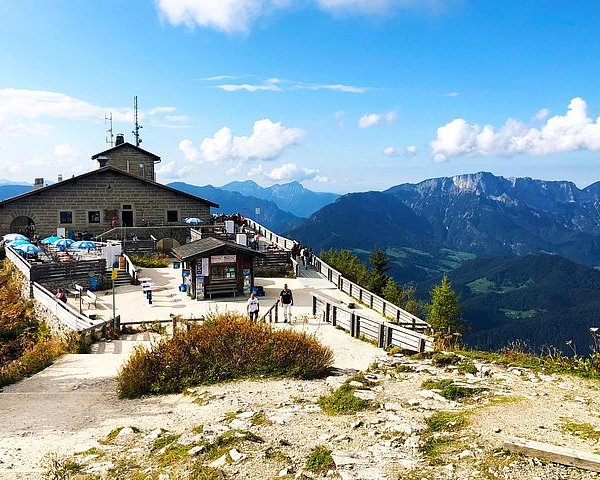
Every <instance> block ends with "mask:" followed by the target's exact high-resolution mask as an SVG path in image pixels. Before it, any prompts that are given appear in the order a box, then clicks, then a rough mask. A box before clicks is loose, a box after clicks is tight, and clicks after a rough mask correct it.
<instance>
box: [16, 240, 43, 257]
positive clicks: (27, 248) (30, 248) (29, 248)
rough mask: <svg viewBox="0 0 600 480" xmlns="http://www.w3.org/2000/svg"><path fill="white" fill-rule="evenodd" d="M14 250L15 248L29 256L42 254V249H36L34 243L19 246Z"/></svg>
mask: <svg viewBox="0 0 600 480" xmlns="http://www.w3.org/2000/svg"><path fill="white" fill-rule="evenodd" d="M14 248H15V250H18V251H19V252H23V253H27V254H28V255H33V254H35V253H40V252H41V251H42V249H41V248H40V247H36V246H35V245H34V244H33V243H26V244H23V245H17V246H16V247H14Z"/></svg>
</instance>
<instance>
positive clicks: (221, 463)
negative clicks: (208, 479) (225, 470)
mask: <svg viewBox="0 0 600 480" xmlns="http://www.w3.org/2000/svg"><path fill="white" fill-rule="evenodd" d="M225 465H227V454H224V455H221V456H220V457H219V458H217V459H216V460H215V461H214V462H211V463H210V464H209V465H208V466H209V467H211V468H221V467H223V466H225Z"/></svg>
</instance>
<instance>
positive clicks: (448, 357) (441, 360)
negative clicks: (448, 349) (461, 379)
mask: <svg viewBox="0 0 600 480" xmlns="http://www.w3.org/2000/svg"><path fill="white" fill-rule="evenodd" d="M458 362H460V357H459V356H458V355H456V354H455V353H434V354H433V357H432V358H431V363H432V364H433V365H436V366H438V367H447V366H448V365H456V364H457V363H458Z"/></svg>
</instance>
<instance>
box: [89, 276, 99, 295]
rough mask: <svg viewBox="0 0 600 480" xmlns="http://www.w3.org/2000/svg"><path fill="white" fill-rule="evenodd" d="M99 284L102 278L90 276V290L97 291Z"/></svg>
mask: <svg viewBox="0 0 600 480" xmlns="http://www.w3.org/2000/svg"><path fill="white" fill-rule="evenodd" d="M98 285H100V280H98V279H97V278H90V290H91V291H92V292H95V291H96V290H97V289H98Z"/></svg>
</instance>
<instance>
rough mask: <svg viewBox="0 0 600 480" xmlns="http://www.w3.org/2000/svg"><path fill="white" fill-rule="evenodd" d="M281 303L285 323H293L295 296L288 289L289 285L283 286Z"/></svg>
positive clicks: (280, 296)
mask: <svg viewBox="0 0 600 480" xmlns="http://www.w3.org/2000/svg"><path fill="white" fill-rule="evenodd" d="M279 302H280V303H281V306H282V308H283V323H288V322H290V323H291V322H292V305H293V304H294V296H293V295H292V291H291V290H290V289H289V288H288V286H287V283H285V284H284V285H283V290H282V291H281V293H280V294H279Z"/></svg>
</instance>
